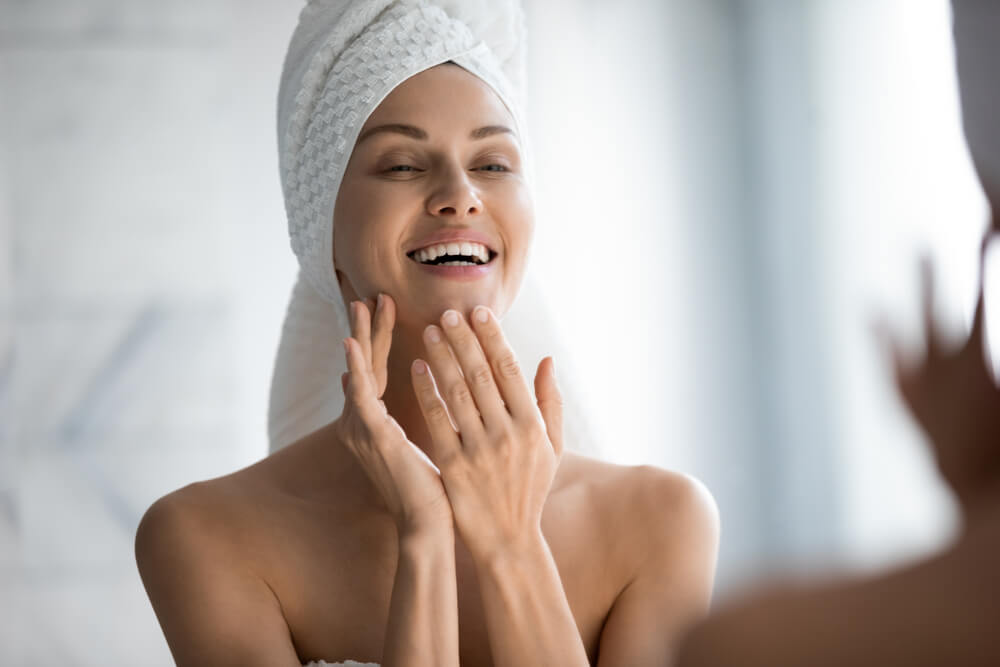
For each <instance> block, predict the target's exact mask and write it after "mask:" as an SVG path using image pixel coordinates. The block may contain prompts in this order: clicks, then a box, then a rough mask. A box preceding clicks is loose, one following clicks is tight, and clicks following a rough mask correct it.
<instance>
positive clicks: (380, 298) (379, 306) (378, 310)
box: [375, 292, 382, 313]
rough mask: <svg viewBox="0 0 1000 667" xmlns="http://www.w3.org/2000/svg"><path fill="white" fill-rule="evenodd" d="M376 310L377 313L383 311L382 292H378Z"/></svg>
mask: <svg viewBox="0 0 1000 667" xmlns="http://www.w3.org/2000/svg"><path fill="white" fill-rule="evenodd" d="M375 312H376V313H380V312H382V292H379V293H378V300H377V303H376V304H375Z"/></svg>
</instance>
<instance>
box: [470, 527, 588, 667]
mask: <svg viewBox="0 0 1000 667" xmlns="http://www.w3.org/2000/svg"><path fill="white" fill-rule="evenodd" d="M476 576H477V579H478V581H479V588H480V592H481V595H482V601H483V611H484V613H485V616H486V627H487V632H488V633H489V637H490V651H491V652H492V654H493V662H494V664H495V665H498V666H504V665H509V666H511V667H514V666H520V665H566V666H567V667H568V666H570V665H577V666H582V665H588V664H589V663H588V661H587V652H586V650H585V649H584V646H583V640H582V639H581V638H580V632H579V630H578V629H577V627H576V621H575V620H574V618H573V613H572V611H570V607H569V601H568V600H567V599H566V593H565V592H564V590H563V586H562V581H561V580H560V578H559V571H558V570H557V569H556V563H555V560H553V558H552V552H551V551H550V550H549V546H548V544H547V543H546V541H545V538H544V537H543V536H542V534H541V532H540V531H539V532H538V534H537V535H536V536H535V537H534V539H532V540H529V541H527V542H526V543H525V544H522V545H518V546H517V547H515V548H512V549H509V550H507V551H504V552H502V553H498V554H495V555H494V556H493V557H492V558H490V559H488V560H484V561H482V562H478V561H477V562H476Z"/></svg>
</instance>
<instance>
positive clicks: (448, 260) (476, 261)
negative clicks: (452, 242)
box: [406, 249, 497, 266]
mask: <svg viewBox="0 0 1000 667" xmlns="http://www.w3.org/2000/svg"><path fill="white" fill-rule="evenodd" d="M418 252H419V251H418V250H414V251H412V252H409V253H407V254H406V256H407V257H409V258H410V259H412V260H413V261H414V262H416V263H417V264H424V265H426V266H485V265H486V264H489V263H490V262H492V261H493V260H494V259H496V256H497V252H496V251H495V250H489V249H487V252H488V253H489V258H488V259H487V260H486V261H485V262H484V261H483V258H482V257H481V256H479V255H462V254H457V255H449V254H444V255H438V256H437V257H434V258H431V259H426V258H425V259H423V260H420V259H417V253H418Z"/></svg>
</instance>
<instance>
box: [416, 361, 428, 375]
mask: <svg viewBox="0 0 1000 667" xmlns="http://www.w3.org/2000/svg"><path fill="white" fill-rule="evenodd" d="M413 370H414V371H415V372H416V374H417V375H423V374H424V373H426V372H427V364H425V363H424V362H422V361H420V360H419V359H414V360H413Z"/></svg>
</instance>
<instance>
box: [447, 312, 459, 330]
mask: <svg viewBox="0 0 1000 667" xmlns="http://www.w3.org/2000/svg"><path fill="white" fill-rule="evenodd" d="M444 323H445V325H446V326H449V327H457V326H458V313H456V312H455V311H454V310H446V311H444Z"/></svg>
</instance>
